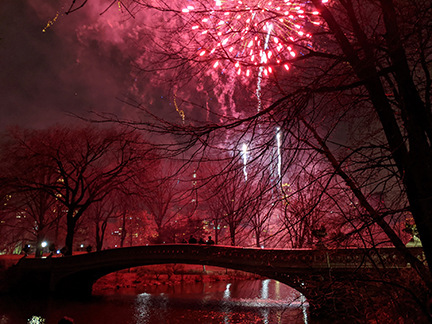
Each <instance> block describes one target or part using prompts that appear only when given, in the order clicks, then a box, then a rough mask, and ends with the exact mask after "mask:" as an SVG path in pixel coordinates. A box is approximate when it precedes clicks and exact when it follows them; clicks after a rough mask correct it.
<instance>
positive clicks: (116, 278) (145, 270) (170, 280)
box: [93, 264, 263, 291]
mask: <svg viewBox="0 0 432 324" xmlns="http://www.w3.org/2000/svg"><path fill="white" fill-rule="evenodd" d="M256 279H263V278H262V277H261V276H258V275H256V274H253V273H248V272H244V271H238V270H232V269H225V268H219V267H212V266H196V265H186V264H165V265H154V266H144V267H136V268H131V269H126V270H122V271H117V272H114V273H111V274H108V275H106V276H104V277H102V278H100V279H99V280H98V281H96V282H95V283H94V285H93V291H97V290H113V289H119V288H136V289H137V290H142V289H143V288H145V287H149V286H160V285H176V284H180V283H190V282H212V281H230V280H231V281H233V280H256Z"/></svg>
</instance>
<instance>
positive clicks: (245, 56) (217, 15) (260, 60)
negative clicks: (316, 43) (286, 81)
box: [182, 0, 327, 76]
mask: <svg viewBox="0 0 432 324" xmlns="http://www.w3.org/2000/svg"><path fill="white" fill-rule="evenodd" d="M207 1H208V2H206V1H200V2H198V1H196V6H192V5H190V6H188V7H186V8H184V9H183V10H182V12H183V13H184V14H187V15H189V16H187V19H188V21H189V23H190V24H191V29H192V31H194V32H195V33H196V34H195V35H194V40H195V41H196V42H197V51H198V56H199V57H201V58H202V59H208V58H211V59H212V60H213V63H212V65H213V67H214V68H217V67H218V66H221V65H223V64H225V65H227V64H232V65H234V67H235V69H236V72H237V74H239V75H240V74H241V73H242V72H244V73H245V74H246V76H249V75H250V74H251V68H253V67H263V69H262V71H263V73H264V75H268V74H269V73H272V71H273V69H272V66H273V67H274V66H276V65H283V66H284V67H285V69H287V70H288V69H289V65H288V63H287V62H288V61H289V60H290V59H293V58H294V57H295V56H296V52H295V48H294V47H295V44H300V45H303V46H304V45H307V44H308V39H309V38H310V37H311V35H310V34H309V33H308V32H307V25H308V24H315V25H319V24H320V22H319V19H318V17H317V16H318V14H319V13H318V12H317V11H313V10H312V6H311V3H310V1H307V0H300V1H297V2H296V1H293V2H291V1H288V0H267V1H264V0H243V1H241V0H225V1H220V0H214V1H212V0H207ZM323 2H327V0H323Z"/></svg>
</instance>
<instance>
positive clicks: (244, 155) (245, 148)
mask: <svg viewBox="0 0 432 324" xmlns="http://www.w3.org/2000/svg"><path fill="white" fill-rule="evenodd" d="M247 149H248V147H247V144H246V143H244V144H243V173H244V176H245V181H247V170H246V165H247Z"/></svg>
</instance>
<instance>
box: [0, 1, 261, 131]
mask: <svg viewBox="0 0 432 324" xmlns="http://www.w3.org/2000/svg"><path fill="white" fill-rule="evenodd" d="M70 3H71V0H51V1H47V0H31V1H30V0H4V1H0V111H1V119H0V130H4V129H6V128H7V127H8V126H10V125H20V126H24V127H29V128H45V127H47V126H50V125H53V124H56V123H61V124H70V123H75V122H80V121H79V120H78V119H77V118H75V117H71V116H70V113H73V114H77V115H80V116H83V117H86V116H88V113H87V112H88V111H97V112H103V113H113V114H115V115H116V116H119V117H121V118H129V119H134V120H137V119H141V118H142V114H140V113H139V112H137V111H136V110H134V109H133V108H131V107H130V106H127V105H125V104H123V103H122V102H121V101H120V100H118V98H125V97H128V98H133V99H135V100H137V101H139V102H141V103H143V104H144V105H145V107H146V108H148V109H149V110H151V111H152V112H153V113H155V114H158V115H159V116H161V117H163V118H168V119H170V120H171V121H177V122H179V121H180V119H179V118H180V116H179V114H178V112H177V111H176V109H175V107H174V99H173V98H174V97H173V94H174V93H176V94H177V101H176V102H177V104H178V105H180V109H183V110H184V111H185V114H186V119H188V118H189V120H193V119H200V120H203V119H205V120H210V119H215V118H216V119H217V118H219V117H215V116H214V115H211V114H208V112H207V111H206V109H207V108H210V109H213V110H217V112H218V113H222V114H223V115H231V116H239V114H240V111H239V110H237V109H236V106H238V107H239V108H241V109H244V107H245V103H244V100H243V99H242V98H243V95H240V96H239V95H238V93H239V89H243V88H242V87H241V83H240V82H237V81H238V80H237V79H235V78H232V77H226V78H225V81H221V79H219V77H220V72H215V71H213V70H212V69H209V70H208V71H207V72H206V73H204V74H203V75H201V77H200V78H197V79H195V80H192V81H191V82H188V83H187V86H186V88H179V89H180V90H177V89H174V88H173V86H172V84H171V85H168V84H166V83H164V82H163V81H162V80H164V78H165V76H164V75H162V73H163V72H158V73H157V74H156V75H155V74H144V73H141V72H139V71H138V70H137V69H136V68H135V67H134V66H133V64H131V62H144V61H146V60H147V59H148V57H149V55H152V52H151V51H152V49H151V48H150V47H149V46H148V44H150V42H149V40H148V39H146V38H145V37H154V35H155V33H156V32H157V31H156V30H153V29H151V28H150V27H149V26H151V24H152V21H153V20H154V21H158V20H159V21H160V19H161V17H160V16H157V15H156V14H155V13H154V12H149V11H139V12H137V13H135V17H134V18H131V17H130V16H129V15H128V14H127V13H126V12H122V11H121V10H120V9H119V7H118V6H117V5H114V6H112V7H111V8H110V9H109V10H108V11H106V12H105V13H104V14H103V15H101V13H102V12H103V11H104V10H105V9H106V7H107V4H109V3H111V1H106V0H91V1H88V3H87V4H86V5H85V6H84V8H82V9H80V10H78V11H76V12H74V13H72V14H69V15H64V12H65V11H66V10H67V8H68V6H69V5H70ZM77 3H79V1H77ZM57 15H58V17H57V19H56V20H55V21H54V22H53V24H52V25H51V26H49V27H48V28H46V31H45V32H43V29H44V28H45V27H46V26H47V23H48V22H49V21H53V20H54V18H55V17H56V16H57ZM251 89H252V90H251V93H252V94H253V93H254V91H255V89H254V88H253V87H252V88H251ZM242 91H243V90H242ZM247 96H251V95H250V94H247ZM182 99H184V100H187V101H193V102H194V103H197V104H198V106H196V105H189V107H188V106H187V104H186V103H185V102H186V101H182ZM238 101H240V102H241V104H239V103H238ZM252 105H254V103H252ZM199 106H201V107H204V108H201V109H200V108H199ZM192 107H193V112H192ZM197 107H198V108H197Z"/></svg>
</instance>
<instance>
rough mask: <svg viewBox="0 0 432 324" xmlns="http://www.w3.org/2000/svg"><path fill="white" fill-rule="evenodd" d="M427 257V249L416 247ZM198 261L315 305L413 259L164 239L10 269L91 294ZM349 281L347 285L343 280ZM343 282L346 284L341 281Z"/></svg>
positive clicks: (47, 286)
mask: <svg viewBox="0 0 432 324" xmlns="http://www.w3.org/2000/svg"><path fill="white" fill-rule="evenodd" d="M410 250H411V252H412V253H413V255H415V256H417V257H418V258H420V259H422V258H423V250H422V249H421V248H411V249H410ZM168 263H181V264H197V265H209V266H218V267H223V268H230V269H235V270H242V271H246V272H250V273H255V274H258V275H261V276H263V277H266V278H270V279H275V280H278V281H280V282H282V283H284V284H287V285H289V286H291V287H293V288H295V289H297V290H299V291H300V292H301V293H303V294H304V295H305V296H306V298H307V299H308V300H309V303H310V304H311V305H313V304H315V302H316V303H318V301H317V300H318V299H319V298H322V297H323V296H328V292H329V291H330V290H331V291H332V292H334V290H335V287H336V285H335V283H339V284H340V283H344V282H345V283H347V282H351V281H352V280H359V279H360V280H366V279H367V278H369V277H370V276H374V277H377V275H378V274H382V273H386V274H390V275H392V274H393V275H394V274H395V273H397V272H399V271H400V270H401V269H409V268H410V264H407V262H406V261H405V260H404V259H403V258H402V257H399V256H398V254H397V251H396V250H395V249H394V248H380V249H318V250H317V249H315V250H312V249H296V250H282V249H260V248H241V247H230V246H218V245H198V244H163V245H148V246H136V247H128V248H117V249H112V250H104V251H101V252H93V253H88V254H79V255H73V256H67V257H52V258H22V259H21V260H20V261H19V262H18V263H17V264H16V265H15V266H13V267H11V268H10V269H9V271H8V273H7V278H8V279H7V283H8V285H9V290H10V291H14V292H17V291H37V292H38V293H54V294H62V295H68V296H71V295H78V296H83V295H89V294H91V291H92V285H93V283H94V282H95V281H96V280H97V279H99V278H101V277H103V276H104V275H106V274H108V273H111V272H115V271H118V270H122V269H127V268H132V267H137V266H145V265H153V264H168ZM342 286H343V285H342ZM339 287H341V286H339ZM321 304H322V302H321Z"/></svg>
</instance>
